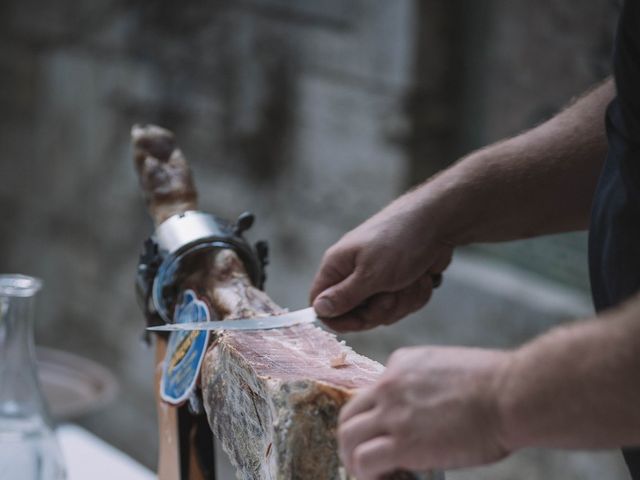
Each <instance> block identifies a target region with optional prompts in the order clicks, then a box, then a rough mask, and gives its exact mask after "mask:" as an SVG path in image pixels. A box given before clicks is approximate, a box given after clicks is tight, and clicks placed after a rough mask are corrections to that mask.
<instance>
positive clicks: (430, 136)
mask: <svg viewBox="0 0 640 480" xmlns="http://www.w3.org/2000/svg"><path fill="white" fill-rule="evenodd" d="M616 13H617V8H616V6H615V4H614V2H611V1H610V0H590V1H589V2H583V1H580V0H538V1H536V2H531V1H525V0H510V1H508V0H483V1H472V0H467V1H464V0H421V1H420V0H415V1H411V0H397V1H394V2H388V1H384V0H375V1H374V0H342V1H341V0H325V1H322V2H316V1H308V0H243V1H228V0H227V1H224V0H217V1H211V0H210V1H204V0H186V1H181V2H175V1H173V2H172V1H167V0H156V1H147V2H134V1H130V0H91V1H90V2H86V1H85V2H83V1H80V0H56V1H50V2H42V1H37V0H20V1H18V0H4V1H3V2H2V3H1V4H0V39H1V40H0V109H1V111H2V115H0V152H1V153H2V155H0V212H1V215H2V219H3V221H2V222H1V223H0V270H2V271H19V272H23V273H29V274H33V275H37V276H40V277H42V278H43V279H44V281H45V289H44V292H43V294H42V298H41V300H42V301H41V309H40V315H39V318H38V322H39V323H38V330H37V334H38V342H39V343H40V344H42V345H47V346H51V347H55V348H59V349H63V350H66V351H70V352H75V353H77V354H80V355H82V356H84V357H86V358H90V359H93V360H95V361H97V362H99V363H101V364H103V365H106V366H107V367H108V368H110V369H111V370H112V371H113V372H114V373H115V374H116V376H117V378H118V380H119V383H120V393H119V395H118V398H117V400H116V401H115V402H112V403H111V404H109V405H108V406H107V407H105V408H103V409H101V410H100V411H98V412H95V413H93V414H89V415H84V416H83V417H81V418H79V419H76V421H78V422H80V423H81V424H83V425H84V426H86V427H87V428H89V429H91V430H92V431H94V432H96V433H97V434H98V435H100V436H101V437H103V438H105V439H106V440H107V441H109V442H111V443H113V444H115V445H116V446H118V447H119V448H121V449H123V450H125V451H127V452H128V453H130V454H131V455H132V456H134V457H135V458H137V459H139V460H140V461H142V462H143V463H145V464H147V465H150V466H152V465H154V463H155V457H156V450H155V444H156V440H155V439H156V436H157V431H156V426H155V412H154V407H153V403H152V392H151V382H152V369H153V365H152V352H151V350H148V349H145V348H144V347H143V346H142V345H141V343H140V342H139V339H140V335H141V332H142V327H143V320H142V317H141V314H140V312H139V310H138V307H137V305H136V301H135V298H134V290H133V276H134V271H135V267H136V262H137V254H138V252H139V248H140V245H141V242H142V240H143V239H144V238H145V237H146V236H147V235H148V234H149V233H150V230H151V222H150V220H149V219H148V218H147V216H146V212H145V209H144V206H143V202H142V199H141V197H140V194H139V190H138V187H137V183H136V178H135V175H134V171H133V168H132V164H131V151H130V146H129V130H130V127H131V125H132V124H134V123H156V124H159V125H162V126H165V127H167V128H169V129H171V130H173V131H174V132H175V133H176V135H177V137H178V140H179V142H180V144H181V145H182V148H183V150H184V152H185V153H186V155H187V158H189V159H190V161H191V162H192V166H193V169H194V172H195V175H196V181H197V185H198V187H199V192H200V196H201V207H202V209H204V210H207V211H211V212H215V213H217V214H219V215H221V216H227V217H230V218H235V217H236V216H237V215H238V214H239V213H241V212H242V211H244V210H252V211H254V212H255V213H256V214H257V218H258V222H257V225H256V227H254V231H253V232H251V236H252V238H253V239H259V238H265V239H268V240H269V242H270V244H271V252H272V253H271V265H270V267H269V270H268V275H269V278H268V281H267V291H268V292H269V293H270V294H271V295H272V296H273V297H274V298H275V300H276V301H278V302H279V303H281V304H282V305H283V306H287V307H291V308H296V307H303V306H305V305H306V301H307V300H306V299H307V288H308V286H309V284H310V281H311V279H312V277H313V274H314V271H315V268H316V266H317V264H318V261H319V259H320V257H321V255H322V254H323V252H324V249H326V248H327V247H328V246H330V245H331V243H332V242H334V241H335V240H337V239H338V238H339V237H340V236H341V235H342V233H344V232H345V231H346V230H348V229H349V228H351V227H353V226H355V225H356V224H358V223H359V222H360V221H362V220H363V219H364V218H366V217H367V216H368V215H370V214H372V213H373V212H375V211H376V210H378V209H379V208H380V207H382V206H383V205H384V204H386V203H387V202H388V201H389V200H390V199H392V198H393V197H394V196H397V195H398V194H399V193H401V192H402V191H403V190H405V189H407V188H408V187H410V186H411V185H414V184H416V183H418V182H420V181H422V180H424V179H425V178H427V177H428V176H429V175H431V174H433V173H434V172H436V171H438V170H439V169H441V168H443V167H445V166H447V165H449V164H450V163H452V162H453V161H455V160H456V159H457V158H459V157H460V156H461V155H463V154H464V153H465V152H468V151H469V150H471V149H474V148H477V147H479V146H481V145H483V144H486V143H488V142H492V141H495V140H498V139H500V138H502V137H504V136H508V135H512V134H514V133H517V132H520V131H522V130H524V129H526V128H528V127H530V126H532V125H534V124H536V123H539V122H540V121H542V120H544V119H545V118H547V117H548V116H549V115H551V114H553V113H554V112H556V111H558V109H560V108H561V107H562V106H563V105H564V104H566V103H567V102H569V101H570V100H571V99H572V98H573V97H575V96H576V95H578V94H580V92H583V91H584V90H585V89H587V88H589V87H590V86H591V85H593V84H594V83H595V82H598V81H600V80H601V79H602V78H604V77H605V76H606V75H608V73H609V56H610V50H611V43H612V35H613V31H614V26H615V18H616ZM570 194H571V189H570V186H568V189H567V195H570ZM585 245H586V240H585V235H584V234H581V233H578V234H570V235H560V236H553V237H547V238H543V239H536V240H526V241H521V242H512V243H509V244H504V245H482V246H475V247H471V248H469V249H467V250H466V251H465V252H463V254H462V255H460V256H459V257H460V260H456V262H455V263H454V266H453V267H452V270H451V274H450V276H449V277H448V280H447V283H446V285H445V287H444V288H443V289H442V293H439V294H438V295H436V299H435V301H434V302H433V304H432V305H430V306H428V307H427V308H426V309H425V310H424V311H423V312H421V313H419V314H417V315H414V316H413V317H412V318H411V319H410V320H408V321H407V322H405V323H404V324H401V325H398V326H396V327H393V328H390V329H386V330H379V331H376V332H373V333H370V334H365V335H361V336H351V337H350V341H351V342H352V343H353V344H354V345H356V346H358V348H359V349H360V350H362V351H365V352H366V353H368V354H370V355H373V356H375V357H376V358H380V359H381V360H384V358H385V357H386V355H387V354H388V353H389V351H391V350H392V349H393V348H397V347H398V346H400V345H403V344H407V343H416V342H417V343H425V342H436V343H465V344H482V345H501V346H507V345H514V344H517V343H519V342H522V341H524V340H526V338H529V337H531V336H532V335H535V334H536V333H537V332H539V331H542V330H544V329H546V328H548V327H549V326H551V325H553V324H555V323H557V322H559V321H563V320H566V319H567V318H571V317H573V316H576V315H580V314H586V313H588V312H589V310H590V307H589V303H588V300H587V296H586V291H587V288H588V279H587V275H586V258H585ZM514 317H515V318H514ZM427 320H428V323H427ZM516 472H517V473H516ZM451 478H460V479H466V478H492V479H499V478H504V479H507V478H565V479H569V478H625V477H624V473H623V470H622V469H621V467H620V465H619V459H618V458H617V456H616V455H615V454H608V453H607V454H598V455H595V456H594V455H587V454H576V455H574V456H563V455H562V454H558V453H549V452H540V451H535V452H528V453H526V452H525V454H524V455H521V456H519V457H517V458H516V459H515V460H511V461H509V462H506V463H504V462H503V464H500V465H498V466H497V467H489V468H485V469H474V470H472V471H469V472H458V473H453V474H452V476H451Z"/></svg>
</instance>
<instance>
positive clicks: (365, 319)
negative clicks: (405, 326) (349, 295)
mask: <svg viewBox="0 0 640 480" xmlns="http://www.w3.org/2000/svg"><path fill="white" fill-rule="evenodd" d="M432 290H433V278H432V275H431V274H425V275H423V276H422V277H420V278H419V279H418V280H416V281H415V282H413V283H412V284H411V285H409V286H408V287H406V288H403V289H402V290H400V291H398V292H385V293H379V294H377V295H374V296H373V297H371V298H370V299H368V300H367V302H366V304H365V305H361V306H359V307H357V308H355V309H353V310H351V311H349V312H348V313H346V314H344V315H341V316H339V317H334V318H331V319H323V321H324V323H326V324H327V325H328V326H329V328H331V329H332V330H335V331H337V332H341V333H343V332H357V331H361V330H366V329H369V328H374V327H377V326H378V325H390V324H392V323H394V322H396V321H398V320H400V319H401V318H403V317H405V316H407V315H409V314H410V313H412V312H414V311H416V310H418V309H419V308H421V307H422V306H423V305H424V304H425V303H427V302H428V301H429V299H430V298H431V293H432ZM314 306H315V305H314Z"/></svg>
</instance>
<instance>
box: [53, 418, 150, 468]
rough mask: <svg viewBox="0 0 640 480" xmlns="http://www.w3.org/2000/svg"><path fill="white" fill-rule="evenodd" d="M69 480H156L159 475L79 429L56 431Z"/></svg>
mask: <svg viewBox="0 0 640 480" xmlns="http://www.w3.org/2000/svg"><path fill="white" fill-rule="evenodd" d="M57 435H58V440H59V441H60V446H61V448H62V453H63V455H64V458H65V461H66V465H67V476H68V479H67V480H114V479H122V480H155V479H156V475H155V474H154V473H153V472H151V471H150V470H149V469H147V468H145V467H144V466H142V465H140V464H139V463H138V462H136V461H135V460H133V459H132V458H131V457H129V456H128V455H127V454H125V453H123V452H121V451H120V450H118V449H116V448H114V447H112V446H111V445H109V444H108V443H106V442H105V441H103V440H101V439H100V438H98V437H96V436H95V435H94V434H92V433H91V432H89V431H87V430H85V429H84V428H81V427H78V426H77V425H62V426H60V427H58V429H57Z"/></svg>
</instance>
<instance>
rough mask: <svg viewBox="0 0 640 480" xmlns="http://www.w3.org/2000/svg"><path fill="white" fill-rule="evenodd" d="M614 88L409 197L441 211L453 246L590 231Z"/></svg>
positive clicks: (609, 84)
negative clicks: (573, 231) (590, 216)
mask: <svg viewBox="0 0 640 480" xmlns="http://www.w3.org/2000/svg"><path fill="white" fill-rule="evenodd" d="M614 88H615V87H614V85H613V80H611V79H608V80H606V81H605V82H603V83H602V84H601V85H600V86H598V87H596V88H594V89H593V90H592V91H591V92H590V93H588V94H586V95H584V96H583V97H582V98H580V99H579V100H577V101H576V102H575V103H573V104H572V105H571V106H569V107H568V108H566V109H565V110H563V111H562V112H561V113H559V114H558V115H556V116H555V117H553V118H552V119H550V120H548V121H547V122H545V123H543V124H541V125H539V126H537V127H535V128H533V129H532V130H529V131H527V132H525V133H523V134H521V135H518V136H516V137H513V138H511V139H509V140H506V141H503V142H499V143H497V144H494V145H491V146H489V147H487V148H484V149H481V150H479V151H477V152H474V153H472V154H470V155H469V156H467V157H466V158H464V159H462V160H461V161H460V162H458V163H457V164H456V165H454V166H453V167H452V168H450V169H448V170H446V171H445V172H443V173H442V174H441V175H440V176H438V177H436V178H435V179H434V180H432V181H430V182H428V183H427V184H425V185H424V186H423V187H422V188H421V189H419V190H418V191H416V192H414V193H412V194H409V195H410V196H414V198H413V200H414V201H416V202H419V203H423V204H424V206H425V207H426V206H427V204H428V203H430V202H434V204H435V205H438V206H439V208H440V209H441V211H442V215H443V216H444V215H446V216H447V219H446V220H441V221H440V223H445V224H446V226H445V227H444V228H445V231H446V233H445V234H444V235H445V238H446V239H447V240H448V241H449V242H450V243H452V244H454V245H463V244H468V243H474V242H494V241H504V240H512V239H519V238H525V237H531V236H535V235H544V234H549V233H558V232H564V231H571V230H580V229H584V228H586V227H587V226H588V224H589V213H590V209H591V201H592V198H593V193H594V190H595V186H596V182H597V179H598V176H599V174H600V170H601V168H602V164H603V160H604V156H605V153H606V137H605V128H604V113H605V110H606V107H607V105H608V104H609V102H610V101H611V100H612V99H613V97H614V94H615V90H614ZM429 209H430V208H426V210H429Z"/></svg>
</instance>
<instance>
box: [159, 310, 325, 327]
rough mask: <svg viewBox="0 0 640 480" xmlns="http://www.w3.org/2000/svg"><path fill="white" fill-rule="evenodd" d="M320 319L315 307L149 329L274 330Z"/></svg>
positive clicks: (170, 324)
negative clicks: (269, 314)
mask: <svg viewBox="0 0 640 480" xmlns="http://www.w3.org/2000/svg"><path fill="white" fill-rule="evenodd" d="M317 319H318V316H317V315H316V312H315V310H314V309H313V307H309V308H304V309H302V310H296V311H294V312H287V313H283V314H280V315H272V316H269V317H254V318H241V319H237V320H222V321H219V322H218V321H213V322H192V323H168V324H166V325H158V326H155V327H147V330H151V331H154V332H175V331H193V330H214V331H217V330H271V329H274V328H283V327H291V326H293V325H299V324H301V323H313V322H315V321H316V320H317Z"/></svg>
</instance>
